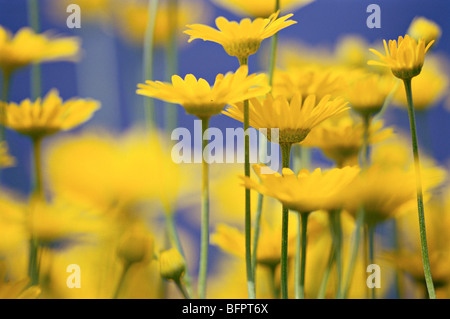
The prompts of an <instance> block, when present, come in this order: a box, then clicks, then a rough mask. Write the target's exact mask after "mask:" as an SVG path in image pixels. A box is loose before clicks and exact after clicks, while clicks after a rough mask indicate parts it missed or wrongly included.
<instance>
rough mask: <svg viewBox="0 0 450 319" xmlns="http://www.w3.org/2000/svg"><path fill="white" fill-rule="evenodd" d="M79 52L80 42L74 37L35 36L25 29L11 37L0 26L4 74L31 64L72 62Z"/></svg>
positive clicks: (0, 47) (0, 51) (0, 63)
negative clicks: (60, 61) (58, 61)
mask: <svg viewBox="0 0 450 319" xmlns="http://www.w3.org/2000/svg"><path fill="white" fill-rule="evenodd" d="M79 51H80V41H79V40H78V39H77V38H74V37H54V36H51V35H50V34H36V33H35V32H34V31H33V30H32V29H30V28H26V27H25V28H22V29H20V30H19V31H17V33H16V34H15V35H14V36H12V35H11V34H10V32H9V31H7V30H6V29H4V28H3V27H2V26H0V68H2V69H3V71H4V72H6V73H11V72H12V71H14V70H16V69H18V68H21V67H23V66H26V65H28V64H31V63H40V62H47V61H55V60H74V59H76V58H77V56H78V54H79Z"/></svg>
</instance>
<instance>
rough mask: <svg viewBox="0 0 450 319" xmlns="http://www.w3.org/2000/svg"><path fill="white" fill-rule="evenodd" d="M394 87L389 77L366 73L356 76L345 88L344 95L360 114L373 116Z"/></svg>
mask: <svg viewBox="0 0 450 319" xmlns="http://www.w3.org/2000/svg"><path fill="white" fill-rule="evenodd" d="M393 87H394V82H393V81H392V79H391V77H390V76H389V77H387V76H383V75H378V74H367V75H364V76H362V77H361V76H356V78H355V79H354V81H353V83H351V84H350V85H349V87H348V88H347V90H346V97H347V99H348V101H349V102H350V105H351V106H352V109H353V110H354V111H356V112H357V113H359V114H361V115H362V116H364V117H366V116H373V115H375V114H376V113H378V112H379V111H380V110H381V109H382V107H383V105H384V101H385V100H386V98H387V96H388V95H389V93H390V92H391V90H392V89H393Z"/></svg>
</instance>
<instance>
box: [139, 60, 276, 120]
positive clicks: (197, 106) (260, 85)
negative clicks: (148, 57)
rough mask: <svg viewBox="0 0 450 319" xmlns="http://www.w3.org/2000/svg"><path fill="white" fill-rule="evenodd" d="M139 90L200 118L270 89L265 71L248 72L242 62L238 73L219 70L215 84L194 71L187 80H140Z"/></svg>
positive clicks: (260, 94) (217, 112) (173, 77)
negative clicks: (198, 75) (211, 84)
mask: <svg viewBox="0 0 450 319" xmlns="http://www.w3.org/2000/svg"><path fill="white" fill-rule="evenodd" d="M138 88H139V89H138V90H137V93H138V94H140V95H145V96H149V97H154V98H157V99H160V100H164V101H167V102H170V103H176V104H180V105H182V106H183V107H184V109H185V110H186V112H187V113H189V114H192V115H195V116H197V117H199V118H209V117H211V116H213V115H216V114H219V113H220V112H221V111H222V110H223V108H224V107H225V106H226V105H227V104H230V103H237V102H240V101H244V100H247V99H249V98H253V97H257V96H263V95H264V94H266V93H267V92H269V90H270V87H269V86H268V84H267V78H266V76H265V75H264V74H251V75H248V67H247V66H241V67H240V68H239V69H238V70H237V71H236V73H231V72H229V73H227V74H226V75H225V76H224V75H223V74H219V75H217V77H216V81H215V83H214V85H213V86H212V87H211V86H210V85H209V83H208V82H207V81H206V80H204V79H202V78H199V79H198V80H197V79H196V78H195V76H194V75H192V74H188V75H186V76H185V78H184V80H183V79H182V78H181V77H179V76H178V75H174V76H172V83H162V82H159V81H156V82H153V81H147V82H146V84H138Z"/></svg>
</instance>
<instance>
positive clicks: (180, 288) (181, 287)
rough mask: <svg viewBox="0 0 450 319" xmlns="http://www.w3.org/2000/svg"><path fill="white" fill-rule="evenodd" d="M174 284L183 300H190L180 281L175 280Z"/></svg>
mask: <svg viewBox="0 0 450 319" xmlns="http://www.w3.org/2000/svg"><path fill="white" fill-rule="evenodd" d="M175 284H176V285H177V288H178V290H179V291H180V292H181V294H182V295H183V297H184V299H191V296H190V295H189V293H188V291H187V290H186V289H185V287H184V285H183V283H182V282H181V280H179V279H178V280H175Z"/></svg>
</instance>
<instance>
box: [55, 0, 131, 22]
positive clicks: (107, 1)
mask: <svg viewBox="0 0 450 319" xmlns="http://www.w3.org/2000/svg"><path fill="white" fill-rule="evenodd" d="M125 2H128V0H127V1H119V0H76V1H73V0H53V1H49V6H48V9H47V11H48V12H50V13H51V15H52V17H53V18H54V19H55V20H58V21H61V23H62V22H64V23H66V19H67V15H68V14H67V13H66V11H67V8H68V6H69V5H71V4H76V5H78V6H80V11H81V14H82V15H83V17H82V21H83V23H84V22H87V23H90V24H97V23H100V24H106V25H107V24H109V23H111V20H112V19H113V9H114V7H115V5H117V6H119V5H125Z"/></svg>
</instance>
